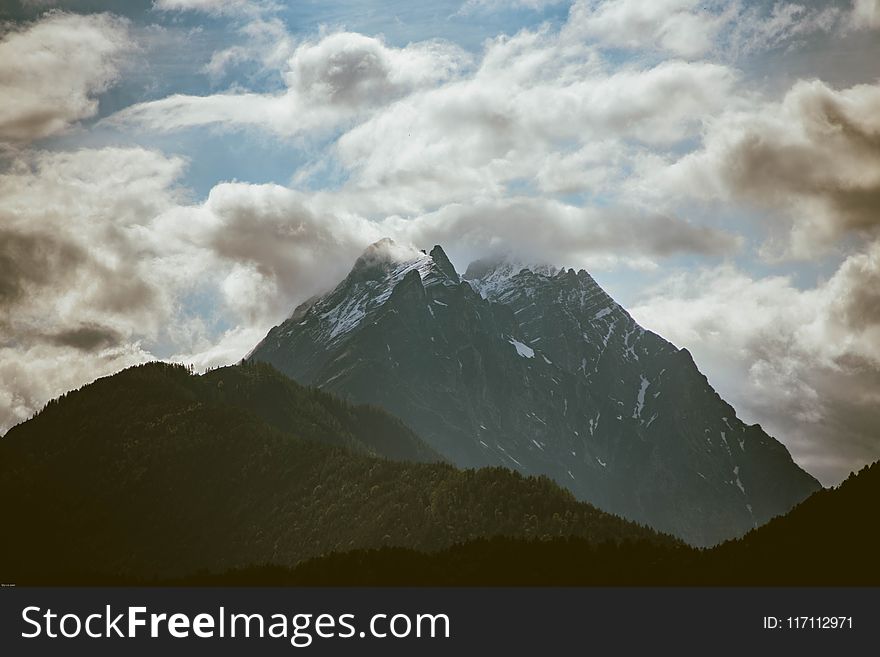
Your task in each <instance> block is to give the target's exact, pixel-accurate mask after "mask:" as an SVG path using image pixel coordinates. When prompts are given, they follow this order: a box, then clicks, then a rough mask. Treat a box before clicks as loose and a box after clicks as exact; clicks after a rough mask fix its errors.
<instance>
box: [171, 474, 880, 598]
mask: <svg viewBox="0 0 880 657" xmlns="http://www.w3.org/2000/svg"><path fill="white" fill-rule="evenodd" d="M878 499H880V462H877V463H874V464H873V465H870V466H867V467H865V468H864V469H863V470H862V471H861V472H859V473H858V474H853V475H851V476H850V477H849V478H848V479H847V480H846V481H845V482H843V483H842V484H841V485H840V486H839V487H837V488H835V489H827V490H822V491H820V492H818V493H815V494H814V495H813V496H811V497H810V498H809V499H807V500H806V501H804V502H803V503H802V504H800V505H799V506H798V507H796V508H795V509H793V510H792V511H791V513H790V514H788V515H787V516H784V517H779V518H776V519H774V520H773V521H771V522H770V523H768V524H767V525H765V526H763V527H761V528H759V529H756V530H754V531H752V532H750V533H749V534H747V535H746V536H744V537H743V538H742V539H739V540H735V541H729V542H727V543H725V544H723V545H721V546H719V547H717V548H714V549H712V550H694V549H681V548H672V549H670V548H669V547H666V546H662V545H656V544H651V543H647V542H640V543H627V544H611V543H606V544H598V545H597V544H590V543H588V542H586V541H584V540H582V539H580V538H576V537H570V538H556V539H552V540H546V541H534V540H530V541H529V540H522V539H516V538H505V537H495V538H491V539H488V540H477V541H472V542H468V543H465V544H462V545H455V546H452V547H450V548H448V549H446V550H443V551H440V552H437V553H434V554H427V553H424V552H417V551H414V550H407V549H401V548H381V549H378V550H358V551H352V552H348V553H344V554H334V555H329V556H326V557H322V558H318V559H313V560H310V561H308V562H305V563H303V564H301V565H300V566H298V567H297V568H295V569H293V570H284V569H278V568H253V569H249V570H242V571H237V572H229V573H224V574H221V575H210V576H209V575H203V576H201V577H195V578H191V579H189V580H188V583H194V584H231V585H242V584H275V585H281V584H284V585H299V586H303V585H305V586H315V585H348V586H383V585H384V586H413V585H418V586H620V585H635V586H646V585H649V586H651V585H663V586H676V585H679V586H878V585H880V556H878V555H880V529H878V526H877V522H876V515H877V512H876V505H877V500H878Z"/></svg>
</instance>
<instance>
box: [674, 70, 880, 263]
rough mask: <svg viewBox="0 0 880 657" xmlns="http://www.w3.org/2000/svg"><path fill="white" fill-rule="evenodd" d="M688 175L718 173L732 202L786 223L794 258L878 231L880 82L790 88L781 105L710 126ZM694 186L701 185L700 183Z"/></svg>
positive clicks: (686, 180) (690, 159) (689, 180)
mask: <svg viewBox="0 0 880 657" xmlns="http://www.w3.org/2000/svg"><path fill="white" fill-rule="evenodd" d="M682 163H684V167H683V171H685V172H686V176H685V177H683V178H682V179H681V182H680V183H679V184H681V185H682V186H687V185H691V186H693V184H694V183H693V180H694V179H697V180H699V179H701V178H704V177H705V176H706V175H708V176H716V177H717V181H718V183H719V184H720V187H721V189H722V190H726V191H727V192H728V193H729V194H730V195H731V196H732V197H734V198H736V199H741V200H745V201H748V202H752V203H757V204H760V205H763V206H766V207H768V208H770V209H772V210H774V211H776V212H777V213H778V214H779V215H781V216H785V217H787V218H788V220H789V221H790V225H791V229H792V234H791V237H792V253H794V254H796V255H799V256H807V255H811V254H812V252H813V251H814V250H815V249H816V248H817V247H827V246H828V245H831V244H834V243H835V242H836V241H837V240H838V239H839V238H840V237H841V236H843V235H845V234H846V233H851V232H856V233H861V234H864V235H868V236H869V237H870V236H873V235H876V234H877V232H878V229H880V85H858V86H855V87H851V88H849V89H843V90H836V89H833V88H831V87H829V86H828V85H827V84H825V83H823V82H820V81H811V82H805V81H801V82H798V83H797V84H795V85H794V86H793V87H792V88H791V90H790V91H789V92H788V93H787V94H786V96H785V98H784V100H783V101H782V102H781V103H770V104H766V105H760V106H755V107H753V108H752V109H750V110H746V111H742V110H740V111H733V112H729V113H727V114H726V115H724V116H723V117H721V118H720V119H718V120H716V121H714V122H713V123H712V124H711V126H710V129H709V131H708V133H707V135H706V138H705V148H704V150H703V151H702V152H699V153H696V154H694V155H692V156H687V157H686V158H684V159H683V160H682ZM697 186H699V183H698V185H697Z"/></svg>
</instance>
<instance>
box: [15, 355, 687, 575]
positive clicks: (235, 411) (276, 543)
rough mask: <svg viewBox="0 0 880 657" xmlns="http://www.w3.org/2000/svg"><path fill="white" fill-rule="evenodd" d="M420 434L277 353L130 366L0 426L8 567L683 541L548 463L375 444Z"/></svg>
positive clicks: (135, 567) (408, 443)
mask: <svg viewBox="0 0 880 657" xmlns="http://www.w3.org/2000/svg"><path fill="white" fill-rule="evenodd" d="M279 382H280V388H279ZM276 397H277V398H276ZM280 402H284V403H283V404H280V405H279V403H280ZM279 409H281V410H279ZM417 440H418V439H417V438H415V437H414V435H413V434H412V433H411V432H409V430H407V429H406V428H405V427H403V425H401V424H400V423H399V422H397V421H396V420H394V419H393V418H390V416H387V415H386V414H384V413H383V412H381V411H377V410H375V409H364V408H357V407H351V406H349V405H347V404H345V403H342V402H339V401H338V400H335V399H332V398H330V397H329V396H328V395H326V394H324V393H320V392H317V391H312V390H308V389H305V388H302V387H300V386H297V385H296V384H293V383H291V382H288V381H286V380H285V379H283V378H282V377H280V376H279V375H278V374H277V373H276V372H274V371H273V370H271V368H268V367H266V366H264V365H243V366H236V367H233V368H224V369H223V370H217V371H215V372H211V373H209V374H207V375H205V376H195V375H192V374H190V373H189V372H187V371H186V370H185V369H184V368H182V367H179V366H170V365H164V364H158V363H155V364H150V365H145V366H140V367H136V368H131V369H129V370H126V371H123V372H121V373H119V374H117V375H115V376H113V377H108V378H105V379H101V380H99V381H97V382H95V383H94V384H91V385H89V386H86V387H84V388H83V389H81V390H79V391H76V392H72V393H69V394H67V395H65V396H64V397H63V398H61V399H59V400H56V401H55V402H53V403H51V404H49V406H48V407H47V408H46V409H45V410H43V411H42V412H41V413H40V414H38V415H37V416H36V417H34V418H33V419H31V420H29V421H28V422H25V423H23V424H22V425H19V426H17V427H15V428H13V429H12V430H11V431H10V432H9V433H7V435H6V436H5V437H3V438H2V439H0V506H2V514H3V518H4V538H3V541H2V547H0V571H2V572H0V579H2V581H7V582H19V583H26V582H28V581H47V582H53V581H54V582H59V581H66V579H65V578H67V577H70V576H75V575H77V574H79V575H81V576H83V577H84V578H85V579H84V581H97V579H98V578H99V577H107V576H122V577H123V578H129V579H143V578H150V577H153V576H157V577H174V576H182V575H189V574H192V573H194V572H197V571H213V572H222V571H225V570H228V569H232V568H242V567H247V566H252V565H255V564H275V565H277V566H285V567H292V566H294V565H296V564H297V563H299V562H300V561H301V560H303V559H307V558H310V557H315V556H319V555H322V554H327V553H330V552H334V551H335V552H339V551H345V550H352V549H358V548H378V547H381V546H399V547H406V548H413V549H417V550H426V551H431V550H438V549H442V548H445V547H448V546H450V545H452V544H455V543H460V542H467V541H471V540H475V539H478V538H481V537H490V536H495V535H506V536H512V537H523V538H543V539H548V538H550V537H554V536H557V537H562V536H569V535H574V536H580V537H584V538H586V539H588V540H589V541H591V542H606V541H611V542H613V543H616V542H619V541H622V540H645V541H648V542H651V543H656V544H661V545H670V546H674V545H676V542H675V541H674V540H673V539H670V538H668V537H664V536H660V535H658V534H655V533H654V532H652V531H650V530H648V529H645V528H642V527H639V526H637V525H634V524H632V523H630V522H627V521H624V520H622V519H620V518H617V517H615V516H611V515H608V514H606V513H603V512H601V511H599V510H597V509H595V508H594V507H592V506H590V505H587V504H583V503H580V502H577V501H576V500H575V499H574V497H573V496H572V495H571V494H570V493H568V492H567V491H564V490H562V489H560V488H559V487H558V486H557V485H556V484H554V483H553V482H551V481H550V480H549V479H546V478H532V477H523V476H521V475H518V474H516V473H513V472H510V471H508V470H506V469H502V468H493V469H484V470H478V471H473V470H470V471H467V470H466V471H461V470H457V469H455V468H453V467H452V466H450V465H447V464H443V463H436V462H434V463H414V462H401V461H393V460H390V459H389V458H381V457H378V456H375V455H374V454H385V455H388V456H399V455H400V454H403V453H404V452H405V453H407V454H411V453H412V452H413V451H415V452H418V453H419V454H421V455H423V456H424V455H426V454H430V452H428V451H424V450H426V448H424V446H420V445H419V444H418V443H417V442H416V441H417ZM90 578H91V579H90Z"/></svg>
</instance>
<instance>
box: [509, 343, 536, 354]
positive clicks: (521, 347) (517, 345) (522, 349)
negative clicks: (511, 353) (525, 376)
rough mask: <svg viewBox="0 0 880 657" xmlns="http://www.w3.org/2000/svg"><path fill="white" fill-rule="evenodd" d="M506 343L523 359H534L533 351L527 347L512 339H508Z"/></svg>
mask: <svg viewBox="0 0 880 657" xmlns="http://www.w3.org/2000/svg"><path fill="white" fill-rule="evenodd" d="M508 342H509V343H510V344H512V345H513V346H514V347H515V348H516V353H518V354H519V355H520V356H522V357H523V358H534V357H535V350H534V349H532V348H531V347H529V346H528V345H525V344H523V343H522V342H520V341H519V340H514V339H513V338H510V339H509V340H508Z"/></svg>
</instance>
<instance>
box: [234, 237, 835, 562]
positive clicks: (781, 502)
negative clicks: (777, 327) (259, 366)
mask: <svg viewBox="0 0 880 657" xmlns="http://www.w3.org/2000/svg"><path fill="white" fill-rule="evenodd" d="M249 358H250V359H251V360H253V361H265V362H268V363H271V364H272V365H274V366H275V367H277V368H278V369H279V370H280V371H282V372H284V373H285V374H287V375H289V376H290V377H291V378H293V379H294V380H296V381H299V382H300V383H303V384H306V385H311V386H316V387H318V388H320V389H322V390H327V391H330V392H333V393H335V394H338V395H340V396H342V397H344V398H346V399H349V400H352V401H354V402H358V403H368V404H371V405H375V406H379V407H382V408H384V409H386V410H388V411H389V412H391V413H392V414H394V415H396V416H397V417H399V418H400V419H401V420H403V421H404V422H405V423H406V424H407V425H408V426H410V427H412V428H413V429H414V430H415V432H416V433H417V434H418V435H419V436H420V437H421V438H422V439H423V440H424V441H425V442H426V443H427V444H428V445H429V446H430V447H431V448H432V449H434V450H436V451H437V452H438V453H439V454H441V455H443V456H444V457H445V458H447V459H449V460H450V461H451V462H452V463H454V464H456V465H458V466H461V467H479V466H486V465H501V466H504V467H507V468H511V469H513V470H516V471H518V472H521V473H523V474H544V475H547V476H549V477H551V478H552V479H554V480H555V481H556V482H558V483H559V484H560V485H562V486H564V487H566V488H568V489H569V490H571V491H572V492H573V493H574V494H575V496H576V497H577V498H578V499H581V500H585V501H589V502H590V503H592V504H595V505H597V506H598V507H600V508H602V509H605V510H607V511H610V512H612V513H615V514H619V515H622V516H624V517H626V518H629V519H632V520H634V521H637V522H639V523H645V524H648V525H650V526H652V527H654V528H656V529H658V530H660V531H663V532H668V533H671V534H674V535H676V536H679V537H681V538H683V539H684V540H686V541H688V542H689V543H691V544H693V545H697V546H708V545H713V544H716V543H719V542H721V541H723V540H725V539H729V538H733V537H736V536H740V535H742V534H744V533H746V532H747V531H749V530H750V529H753V528H754V527H757V526H759V525H761V524H763V523H765V522H767V521H768V520H770V519H771V518H773V517H774V516H777V515H781V514H784V513H786V512H787V511H788V510H789V509H790V508H792V507H793V506H794V505H795V504H797V503H798V502H800V501H801V500H803V499H804V498H806V497H807V496H808V495H810V493H812V492H814V491H816V490H817V489H819V488H820V486H819V483H818V482H817V481H816V480H815V479H814V478H813V477H812V476H810V475H809V474H807V473H806V472H804V471H803V470H802V469H801V468H800V467H798V466H797V465H796V464H795V463H794V461H793V460H792V459H791V456H790V454H789V453H788V451H787V450H786V448H785V447H784V446H783V445H782V444H781V443H779V442H778V441H777V440H775V439H774V438H772V437H770V436H768V435H767V434H766V433H765V432H764V431H763V430H762V429H761V427H760V426H758V425H746V424H745V423H743V422H742V421H741V420H740V419H739V418H738V417H737V415H736V411H735V410H734V409H733V408H732V407H731V406H730V405H729V404H728V403H726V402H725V401H724V400H723V399H722V398H721V397H720V396H719V395H718V394H717V393H716V392H715V390H714V389H713V388H712V387H711V385H710V384H709V382H708V381H707V380H706V377H705V376H703V374H702V373H701V372H700V371H699V369H698V368H697V366H696V365H695V363H694V361H693V359H692V358H691V355H690V353H689V352H688V351H687V350H685V349H679V348H677V347H675V346H674V345H672V344H671V343H670V342H668V341H666V340H664V339H663V338H662V337H660V336H658V335H656V334H654V333H652V332H651V331H648V330H646V329H644V328H642V327H641V326H639V325H638V324H637V323H636V322H635V320H633V318H632V317H631V316H630V315H629V314H628V313H627V312H626V310H624V309H623V308H622V307H621V306H620V305H619V304H617V303H616V302H615V301H614V300H613V299H612V298H611V297H610V296H609V295H608V294H607V293H606V292H605V291H604V290H603V289H602V288H601V287H600V286H599V285H598V284H597V283H596V282H595V280H593V278H592V277H591V276H590V275H589V274H588V273H587V272H586V271H583V270H581V271H578V272H575V271H574V270H572V269H567V270H566V269H556V268H554V267H548V266H530V265H522V264H517V263H513V262H508V261H505V260H500V261H499V260H488V261H479V262H475V263H472V264H471V265H470V266H469V267H468V268H467V271H466V272H465V274H464V275H463V276H460V275H459V274H458V273H457V272H456V270H455V268H454V267H453V265H452V263H451V262H450V261H449V258H448V257H447V256H446V254H445V253H444V251H443V249H442V248H441V247H440V246H435V247H434V248H433V249H432V250H431V251H430V252H420V251H415V250H413V249H410V248H407V247H404V246H401V245H398V244H395V243H394V242H392V241H391V240H387V239H386V240H381V241H379V242H377V243H375V244H373V245H371V246H370V247H369V248H368V249H367V250H366V251H365V252H364V253H363V255H361V257H360V258H358V260H357V261H356V262H355V264H354V266H353V268H352V269H351V272H350V273H349V274H348V276H347V277H346V278H345V279H344V280H343V281H341V282H340V283H339V285H338V286H337V287H336V288H335V289H333V290H332V291H331V292H329V293H328V294H326V295H324V296H320V297H316V298H313V299H310V300H309V301H308V302H306V303H304V304H302V305H300V306H299V307H298V308H296V309H295V310H294V312H293V314H292V315H291V317H290V318H289V319H288V320H286V321H285V322H283V323H282V324H280V325H279V326H277V327H275V328H273V329H272V330H271V331H270V332H269V333H268V335H267V336H266V338H265V339H264V340H263V341H262V342H260V344H259V345H257V347H256V348H255V349H254V350H253V352H252V353H251V354H250V356H249Z"/></svg>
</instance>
